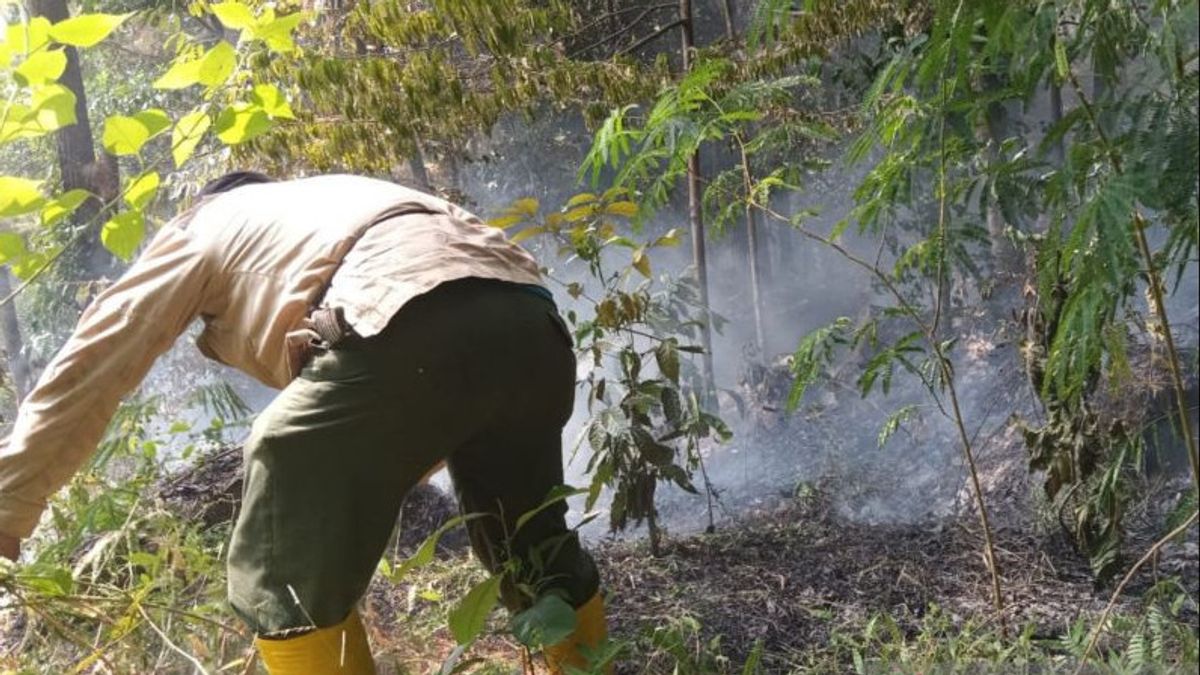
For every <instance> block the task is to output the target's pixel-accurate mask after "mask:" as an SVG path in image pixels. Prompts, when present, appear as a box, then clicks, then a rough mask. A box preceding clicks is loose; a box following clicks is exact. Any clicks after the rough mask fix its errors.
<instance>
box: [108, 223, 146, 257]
mask: <svg viewBox="0 0 1200 675" xmlns="http://www.w3.org/2000/svg"><path fill="white" fill-rule="evenodd" d="M145 236H146V223H145V220H143V218H142V212H141V211H125V212H124V213H118V214H117V215H115V216H113V217H112V219H111V220H109V221H108V222H107V223H105V224H104V228H103V229H101V230H100V241H101V242H102V243H103V244H104V248H106V249H108V250H109V251H112V253H113V255H115V256H117V257H118V258H120V259H122V260H125V261H128V260H131V259H132V258H133V254H134V253H135V252H136V251H137V247H138V246H139V245H140V244H141V243H142V239H143V238H144V237H145Z"/></svg>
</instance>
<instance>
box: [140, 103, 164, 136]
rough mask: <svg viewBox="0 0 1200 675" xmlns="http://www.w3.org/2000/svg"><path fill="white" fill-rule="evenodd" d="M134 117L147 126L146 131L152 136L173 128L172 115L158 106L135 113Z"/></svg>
mask: <svg viewBox="0 0 1200 675" xmlns="http://www.w3.org/2000/svg"><path fill="white" fill-rule="evenodd" d="M133 119H135V120H137V121H139V122H141V123H142V126H144V127H146V131H147V132H149V133H150V137H151V138H153V137H155V136H157V135H159V134H160V133H162V132H164V131H166V130H167V129H170V128H171V117H170V116H169V115H167V113H166V112H164V111H163V110H160V109H158V108H151V109H149V110H143V111H142V112H140V113H138V114H136V115H134V116H133Z"/></svg>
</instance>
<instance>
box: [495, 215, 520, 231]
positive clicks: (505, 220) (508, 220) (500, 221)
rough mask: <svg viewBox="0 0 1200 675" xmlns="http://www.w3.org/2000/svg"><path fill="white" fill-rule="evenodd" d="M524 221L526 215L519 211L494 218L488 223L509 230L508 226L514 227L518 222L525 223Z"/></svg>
mask: <svg viewBox="0 0 1200 675" xmlns="http://www.w3.org/2000/svg"><path fill="white" fill-rule="evenodd" d="M523 222H525V216H523V215H521V214H519V213H514V214H511V215H507V216H500V217H499V218H492V219H491V220H489V221H488V225H491V226H492V227H495V228H499V229H501V230H507V229H508V228H510V227H512V226H513V225H516V224H517V223H523Z"/></svg>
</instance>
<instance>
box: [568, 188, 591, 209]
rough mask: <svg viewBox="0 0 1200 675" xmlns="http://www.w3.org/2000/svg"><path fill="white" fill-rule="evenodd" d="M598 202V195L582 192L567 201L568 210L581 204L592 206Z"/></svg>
mask: <svg viewBox="0 0 1200 675" xmlns="http://www.w3.org/2000/svg"><path fill="white" fill-rule="evenodd" d="M594 201H596V195H594V194H592V193H590V192H581V193H579V194H577V195H575V196H574V197H571V198H570V199H568V200H567V208H570V207H573V206H579V205H580V204H590V203H592V202H594Z"/></svg>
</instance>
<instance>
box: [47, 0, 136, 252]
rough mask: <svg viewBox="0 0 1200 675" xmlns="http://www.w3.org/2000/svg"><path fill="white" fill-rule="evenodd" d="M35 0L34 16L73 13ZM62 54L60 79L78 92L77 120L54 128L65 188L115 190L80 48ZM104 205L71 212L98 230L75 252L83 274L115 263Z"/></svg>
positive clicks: (57, 2)
mask: <svg viewBox="0 0 1200 675" xmlns="http://www.w3.org/2000/svg"><path fill="white" fill-rule="evenodd" d="M32 4H33V14H34V16H41V17H45V18H46V19H47V20H49V21H50V22H51V23H57V22H59V21H62V20H63V19H66V18H68V17H69V16H70V12H69V11H68V9H67V3H66V0H33V3H32ZM63 54H64V55H65V56H66V57H67V67H66V69H65V70H64V71H63V74H62V76H61V77H60V78H59V79H58V82H59V84H61V85H63V86H64V87H66V88H67V89H70V90H71V93H72V94H74V95H75V124H72V125H70V126H66V127H63V128H61V129H59V130H58V131H55V132H54V143H55V149H56V151H57V155H58V166H59V171H60V172H61V174H62V188H63V190H64V191H68V190H75V189H83V190H87V191H89V192H91V193H92V194H95V195H107V194H108V193H110V192H112V190H111V189H110V188H111V184H112V183H113V182H114V179H116V173H115V172H116V163H115V162H111V161H104V162H97V161H96V159H97V158H96V152H95V150H94V148H93V136H92V125H91V121H90V120H89V118H88V109H87V93H86V92H85V91H84V88H83V71H82V69H81V67H80V62H79V52H78V50H76V49H75V48H74V47H64V48H63ZM101 206H102V204H101V202H100V200H99V199H94V198H93V199H88V200H87V201H86V202H84V203H83V204H82V205H81V206H80V207H79V208H78V209H76V211H75V212H74V213H73V214H72V216H71V219H72V222H73V223H75V224H76V225H77V226H81V227H91V228H92V229H94V230H95V235H94V236H90V235H89V236H85V237H84V238H83V240H82V241H81V242H80V248H79V249H78V250H77V251H75V252H74V253H73V255H72V258H73V260H75V261H76V263H77V264H78V265H80V266H81V267H83V270H82V271H83V275H84V276H90V275H91V274H92V273H95V274H102V273H104V272H106V271H109V270H110V269H111V267H112V264H113V259H112V256H110V255H108V253H107V252H106V251H105V250H104V247H103V246H102V245H101V244H100V236H99V232H100V223H98V222H94V221H96V220H97V217H98V216H99V214H100V209H101Z"/></svg>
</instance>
